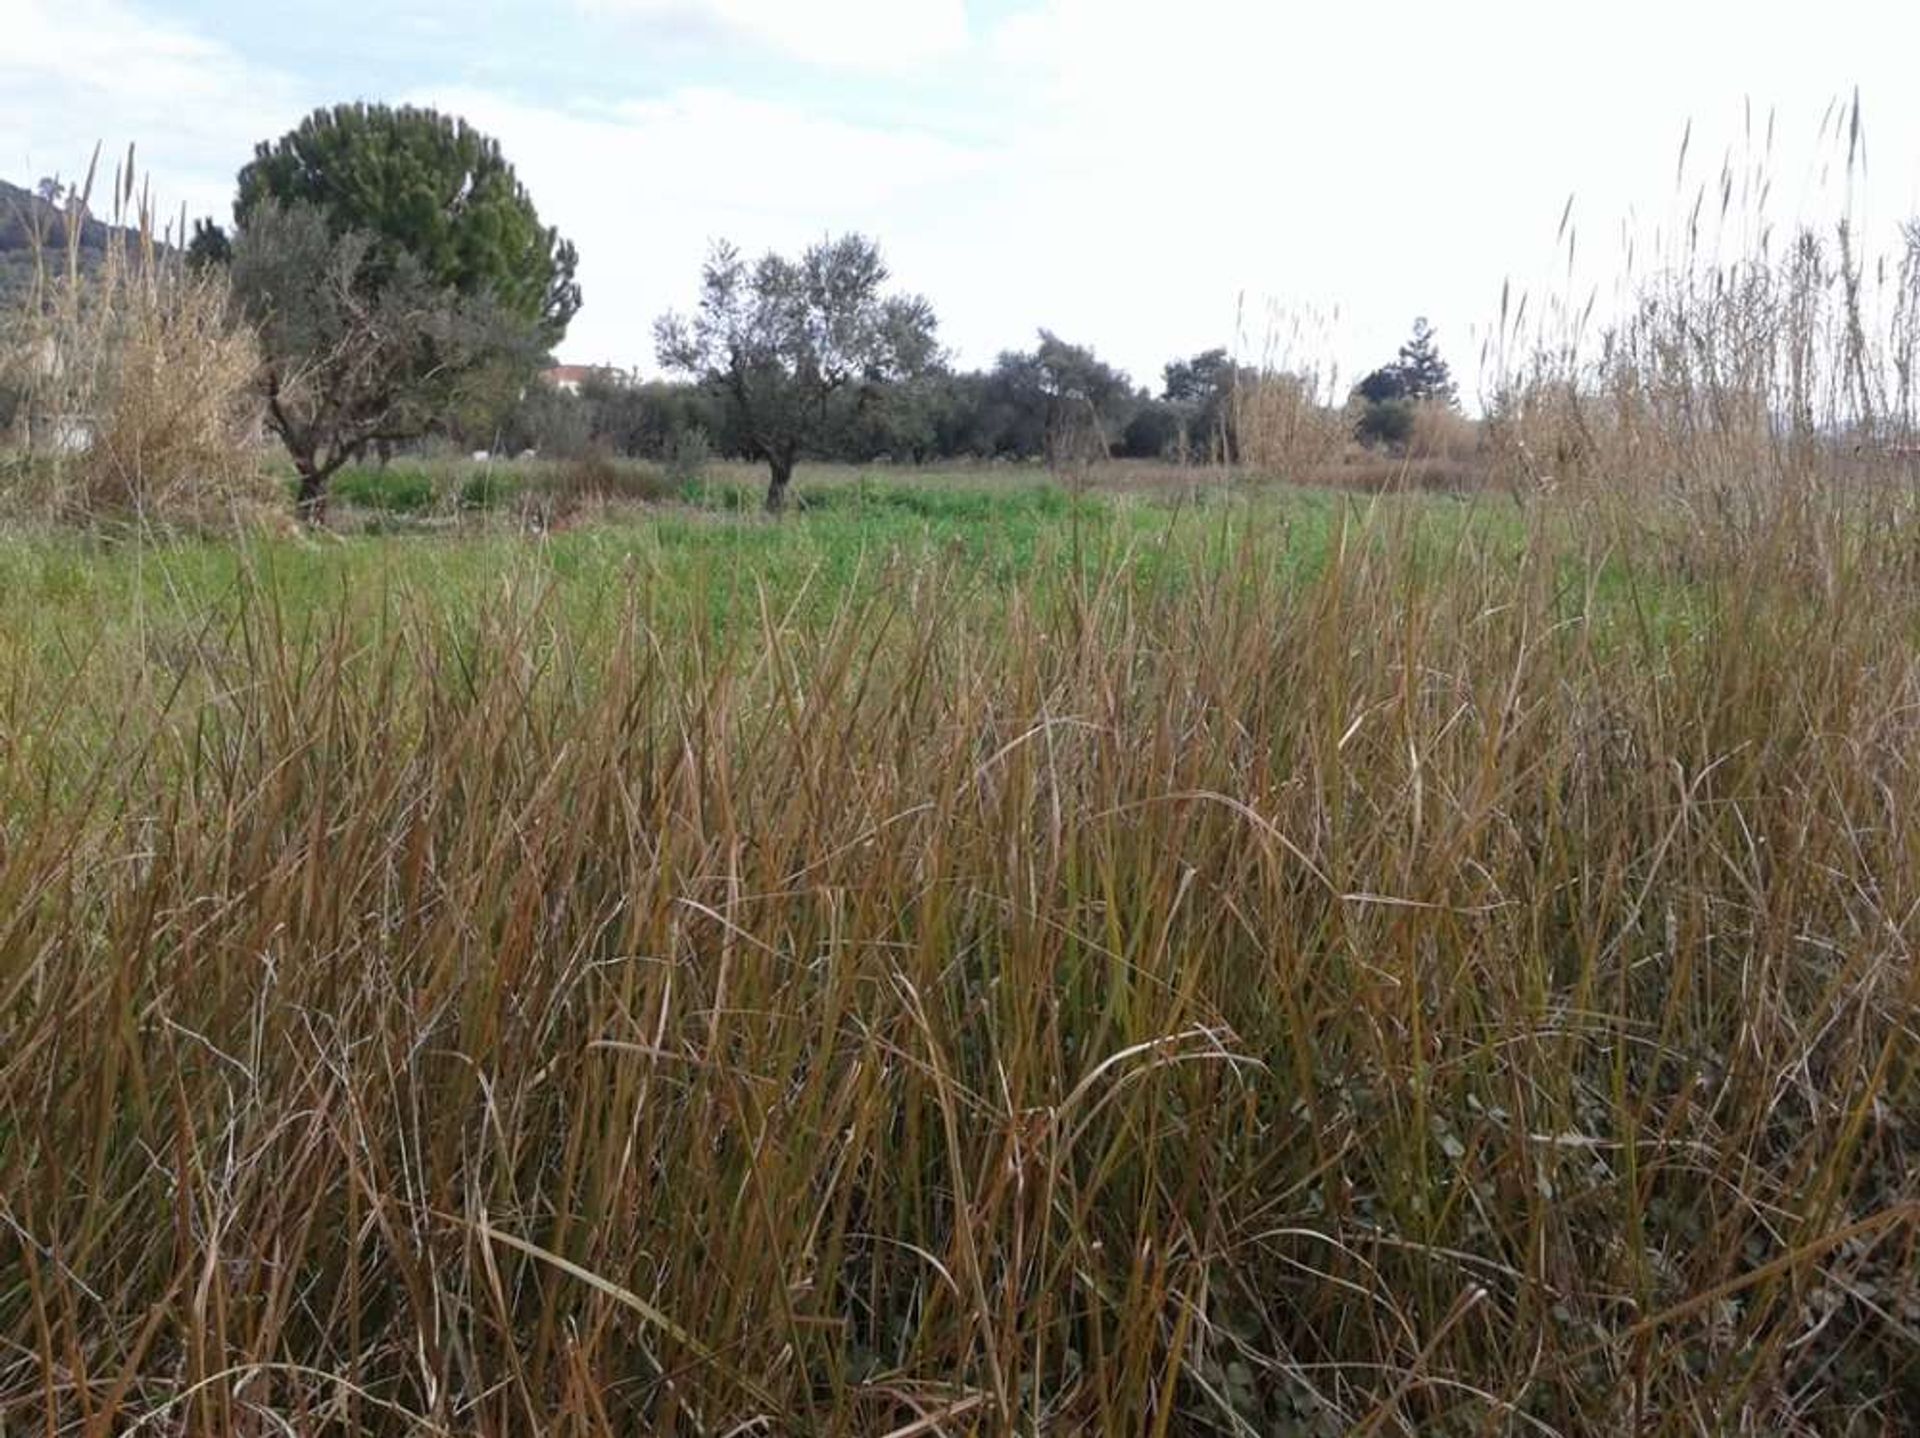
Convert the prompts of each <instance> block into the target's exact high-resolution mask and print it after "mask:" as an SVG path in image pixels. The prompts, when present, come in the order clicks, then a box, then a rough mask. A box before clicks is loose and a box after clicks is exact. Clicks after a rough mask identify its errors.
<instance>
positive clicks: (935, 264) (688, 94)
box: [412, 89, 992, 369]
mask: <svg viewBox="0 0 1920 1438" xmlns="http://www.w3.org/2000/svg"><path fill="white" fill-rule="evenodd" d="M412 98H413V99H415V100H416V101H418V102H420V103H427V104H432V105H435V106H437V107H439V108H440V109H442V110H450V111H453V112H455V113H458V114H461V115H464V116H465V117H466V118H467V119H469V120H471V121H472V122H473V123H474V124H476V125H478V126H479V127H480V128H481V129H483V130H485V131H487V132H488V133H489V134H491V135H493V136H495V137H496V138H497V139H498V140H499V141H500V146H501V149H502V151H503V152H504V153H505V154H506V156H507V157H508V159H509V160H511V161H512V162H513V165H514V168H515V170H516V171H517V172H518V174H519V176H520V178H521V180H522V181H523V182H524V183H525V184H526V186H527V188H528V190H529V191H530V192H531V194H532V195H533V197H534V201H535V203H536V204H537V205H538V206H539V207H540V214H541V218H542V219H543V220H544V221H546V222H547V223H548V224H552V225H555V226H557V227H558V228H559V230H560V231H561V233H562V234H564V235H566V236H567V237H568V238H570V239H572V240H574V241H575V243H576V244H578V246H579V248H580V255H581V262H580V282H581V286H582V289H583V290H584V292H585V298H586V303H585V306H584V308H583V309H582V310H581V312H580V315H579V317H578V318H577V319H576V320H575V321H574V323H573V327H572V330H571V332H570V333H569V335H568V339H567V343H566V345H565V352H566V354H567V355H568V357H569V358H573V359H578V360H580V361H583V362H593V363H599V362H608V363H614V364H619V365H623V366H634V367H639V368H643V369H644V368H651V366H652V361H653V340H652V328H651V327H652V322H653V319H654V318H655V316H657V315H658V314H660V313H661V312H663V311H665V310H667V309H671V308H684V307H685V306H686V305H687V304H689V303H690V302H691V301H692V299H693V298H694V295H695V291H696V288H697V284H698V279H699V270H700V264H701V261H702V260H703V259H704V258H705V257H706V254H707V251H708V248H709V246H710V244H711V242H712V241H714V240H716V239H723V238H724V239H730V240H732V241H734V242H735V243H737V244H739V245H740V246H741V247H742V248H744V249H746V250H747V251H749V252H750V253H758V252H760V251H763V250H767V249H778V250H783V251H785V250H793V249H797V248H799V247H801V246H804V245H806V244H807V243H809V242H811V241H813V240H817V239H819V238H821V237H822V236H824V235H825V234H827V233H828V232H829V231H832V232H836V233H837V232H840V231H844V230H851V229H857V230H863V231H867V232H869V233H872V234H875V235H877V236H878V237H879V238H880V239H881V241H882V244H883V248H884V250H885V252H886V254H887V257H888V259H889V261H890V263H891V264H892V267H893V270H894V273H895V276H896V279H897V281H898V283H899V284H900V285H901V286H902V287H904V288H910V289H922V290H925V291H926V292H927V293H928V294H929V295H931V296H933V297H934V298H935V300H936V303H938V302H939V301H940V300H941V298H942V296H943V293H944V288H943V287H944V286H947V285H951V286H952V287H953V290H954V292H955V293H958V294H965V293H966V292H967V290H968V289H970V288H972V287H974V286H975V285H977V282H978V275H977V273H974V274H970V273H969V270H970V269H971V267H972V266H974V265H975V264H977V261H978V258H979V255H980V251H979V250H978V249H973V250H971V253H969V252H968V250H969V247H968V246H967V245H966V244H965V242H964V239H965V229H964V228H959V229H956V228H954V227H953V226H952V225H951V224H950V221H951V218H952V214H953V204H954V201H955V200H956V198H957V197H964V196H967V195H970V194H975V193H978V192H979V189H980V187H981V186H982V185H983V184H986V183H990V181H991V173H990V172H991V168H992V157H991V156H990V155H988V154H986V153H984V152H981V151H977V150H973V149H969V148H966V147H964V146H960V145H956V144H954V143H952V142H949V141H946V140H943V139H940V138H938V137H935V136H931V135H925V134H920V133H916V132H912V131H903V130H888V129H876V128H867V127H862V126H857V125H851V124H847V123H845V122H842V121H838V120H833V119H828V118H825V117H823V116H820V115H817V114H812V113H809V112H808V111H806V110H803V109H798V108H794V107H790V106H785V105H778V104H773V103H770V102H767V101H762V100H755V99H750V98H746V97H743V96H739V95H735V94H731V93H728V92H725V91H718V90H703V89H695V90H685V91H681V92H679V93H677V94H674V95H671V96H668V97H666V98H664V99H659V100H648V101H636V102H632V103H628V104H624V105H618V106H614V107H611V108H608V109H605V110H601V111H596V112H590V113H587V112H568V111H560V110H554V109H548V108H543V107H539V106H533V105H528V104H525V103H523V102H519V101H515V100H511V99H507V98H505V97H502V96H499V95H495V94H491V93H488V92H485V91H472V90H462V89H449V90H435V91H423V92H422V93H420V94H419V95H416V96H414V97H412Z"/></svg>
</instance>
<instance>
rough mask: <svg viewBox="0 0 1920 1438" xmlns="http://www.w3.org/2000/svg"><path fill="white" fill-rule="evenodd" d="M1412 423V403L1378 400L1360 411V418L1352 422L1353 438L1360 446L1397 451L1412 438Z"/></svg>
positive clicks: (1402, 400) (1399, 400) (1409, 401)
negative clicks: (1381, 447) (1375, 446)
mask: <svg viewBox="0 0 1920 1438" xmlns="http://www.w3.org/2000/svg"><path fill="white" fill-rule="evenodd" d="M1413 423H1414V405H1413V401H1411V400H1404V399H1385V400H1378V401H1375V402H1373V403H1370V404H1368V405H1367V406H1366V407H1365V408H1364V409H1362V410H1361V411H1360V418H1359V419H1357V420H1356V421H1355V422H1354V426H1353V437H1354V438H1355V439H1357V440H1359V441H1360V443H1362V444H1366V445H1384V446H1386V447H1388V448H1391V449H1399V448H1402V447H1404V446H1405V445H1406V443H1407V441H1408V440H1410V439H1412V438H1413Z"/></svg>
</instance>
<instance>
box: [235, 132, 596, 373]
mask: <svg viewBox="0 0 1920 1438" xmlns="http://www.w3.org/2000/svg"><path fill="white" fill-rule="evenodd" d="M268 201H271V202H273V203H274V204H276V205H279V206H281V207H283V208H284V207H291V206H297V205H312V206H314V207H315V208H317V209H319V210H320V211H321V212H322V213H324V214H325V215H326V217H327V221H328V224H329V226H330V228H331V229H332V230H333V233H334V234H335V235H336V236H338V235H344V234H346V233H349V232H355V231H357V232H364V233H366V234H368V235H370V236H372V237H373V241H374V244H375V245H376V247H377V254H378V258H379V259H381V261H382V262H383V263H384V264H385V265H386V266H388V267H391V266H392V265H393V264H395V263H396V262H397V261H398V259H399V256H400V255H402V254H404V255H407V256H409V257H410V258H411V259H412V261H414V262H415V263H417V264H418V266H419V268H420V271H421V272H422V274H423V275H424V276H425V278H426V279H427V281H428V282H429V283H431V284H435V285H440V286H444V287H446V288H449V289H452V290H454V291H456V292H458V293H459V294H461V295H463V296H466V297H468V298H480V297H483V296H484V297H486V298H488V299H490V300H491V301H492V303H494V304H496V305H498V306H499V307H500V308H501V309H502V310H504V311H505V312H506V313H508V314H511V315H515V316H517V317H518V318H520V319H523V320H526V321H528V322H530V323H534V324H537V325H539V326H540V328H541V330H542V332H543V337H544V338H545V340H546V342H547V344H548V345H549V346H551V345H554V344H557V343H558V342H559V340H560V338H561V336H562V335H564V334H565V332H566V328H567V322H568V321H569V320H571V319H572V318H573V315H574V312H575V311H576V310H578V309H579V308H580V287H579V286H578V285H577V284H575V283H574V278H573V274H574V267H575V264H576V263H577V259H578V256H577V255H576V253H575V251H574V247H573V246H572V245H571V244H569V243H568V242H567V241H565V240H563V239H561V238H560V236H559V235H558V234H557V233H556V232H555V231H553V230H552V229H549V228H546V227H544V226H542V225H541V223H540V216H539V214H538V212H537V211H536V210H535V209H534V207H533V201H532V199H531V198H529V196H528V195H527V192H526V189H525V187H524V186H522V185H521V183H520V181H519V180H518V179H517V178H516V177H515V175H514V172H513V167H512V166H511V165H509V164H508V163H507V162H506V161H505V159H503V158H502V157H501V154H500V146H499V144H498V143H497V142H495V141H494V140H492V139H490V138H489V137H488V136H486V135H483V134H481V133H480V131H478V130H476V129H474V128H473V127H472V126H470V125H468V124H467V123H466V122H465V121H464V120H461V119H458V118H456V117H454V116H451V115H442V114H440V113H438V112H437V111H434V110H425V109H416V108H414V107H411V106H403V107H401V108H398V109H395V108H392V107H390V106H387V105H367V104H354V105H336V106H334V107H333V108H332V109H322V110H316V111H314V112H313V114H311V115H309V116H308V117H307V118H306V119H305V120H303V121H301V123H300V127H299V128H298V129H296V130H293V131H291V132H290V133H288V134H286V135H283V136H281V137H280V138H279V139H278V140H274V141H271V142H263V143H262V144H260V145H259V146H258V147H256V149H255V151H254V158H253V161H252V163H251V164H249V165H248V166H247V167H246V168H245V169H243V170H242V171H241V172H240V193H239V196H238V198H237V199H236V200H235V201H234V206H233V214H234V220H235V222H236V223H237V225H238V226H239V228H240V229H241V230H242V231H244V230H245V229H246V227H247V221H248V218H249V217H250V216H251V215H252V214H253V212H254V210H255V209H256V208H257V207H258V206H260V205H261V204H262V203H265V202H268Z"/></svg>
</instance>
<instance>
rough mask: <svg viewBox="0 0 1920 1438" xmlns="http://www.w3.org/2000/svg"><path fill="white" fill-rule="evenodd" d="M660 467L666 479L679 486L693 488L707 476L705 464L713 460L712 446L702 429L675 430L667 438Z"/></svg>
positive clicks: (684, 488)
mask: <svg viewBox="0 0 1920 1438" xmlns="http://www.w3.org/2000/svg"><path fill="white" fill-rule="evenodd" d="M663 460H664V462H663V465H662V468H663V469H664V470H665V472H666V477H667V481H668V482H669V483H670V484H673V485H676V486H678V487H679V488H681V489H683V490H686V489H693V488H695V487H696V486H697V485H699V483H700V482H701V481H702V480H703V479H705V478H706V476H707V465H708V464H709V463H711V462H712V460H713V446H712V445H711V444H709V443H708V442H707V432H706V431H705V430H704V429H682V430H676V431H674V433H673V434H672V435H670V436H669V437H668V439H667V450H666V454H665V455H664V457H663Z"/></svg>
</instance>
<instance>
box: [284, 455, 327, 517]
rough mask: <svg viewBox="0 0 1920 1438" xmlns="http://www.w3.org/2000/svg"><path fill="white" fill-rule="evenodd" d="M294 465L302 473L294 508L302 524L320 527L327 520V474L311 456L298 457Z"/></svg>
mask: <svg viewBox="0 0 1920 1438" xmlns="http://www.w3.org/2000/svg"><path fill="white" fill-rule="evenodd" d="M293 467H294V468H295V469H296V470H298V471H299V473H300V488H299V490H298V492H297V493H296V494H295V495H294V500H293V510H294V513H295V514H297V515H299V517H300V522H301V523H302V524H306V525H311V526H312V527H314V528H316V529H317V528H319V527H320V526H321V525H323V524H325V523H326V522H327V475H328V473H329V472H330V471H328V470H325V469H322V468H321V467H320V466H319V465H317V464H315V463H314V462H313V460H312V459H311V458H302V457H296V458H295V459H294V461H293Z"/></svg>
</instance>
